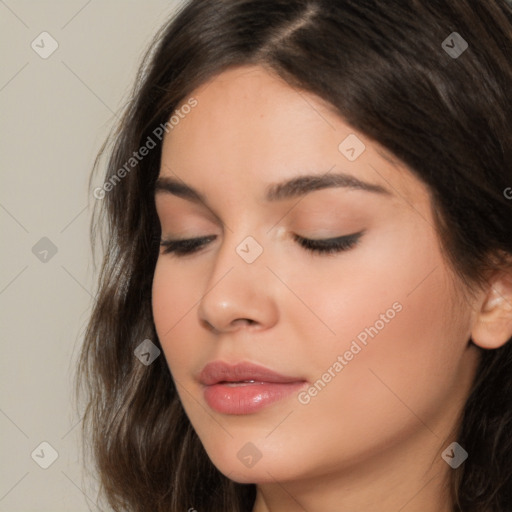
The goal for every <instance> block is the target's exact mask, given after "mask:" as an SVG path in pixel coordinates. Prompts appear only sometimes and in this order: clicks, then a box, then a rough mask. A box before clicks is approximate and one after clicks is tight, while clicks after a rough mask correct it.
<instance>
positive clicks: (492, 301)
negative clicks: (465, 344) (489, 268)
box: [471, 273, 512, 349]
mask: <svg viewBox="0 0 512 512" xmlns="http://www.w3.org/2000/svg"><path fill="white" fill-rule="evenodd" d="M510 338H512V274H507V273H501V274H500V275H499V277H497V278H496V279H494V280H493V281H492V282H491V283H490V286H489V289H488V292H487V295H486V296H485V298H484V301H483V302H482V305H481V308H480V311H479V313H478V315H477V317H476V320H475V324H474V325H473V329H472V332H471V339H472V341H473V343H474V344H475V345H477V346H479V347H480V348H484V349H495V348H499V347H501V346H503V345H505V343H507V341H509V340H510Z"/></svg>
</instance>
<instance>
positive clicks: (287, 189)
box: [155, 173, 392, 205]
mask: <svg viewBox="0 0 512 512" xmlns="http://www.w3.org/2000/svg"><path fill="white" fill-rule="evenodd" d="M337 187H340V188H347V189H352V190H364V191H366V192H372V193H375V194H381V195H389V196H391V195H392V194H391V192H390V191H389V190H387V189H386V188H384V187H382V186H381V185H377V184H374V183H367V182H365V181H362V180H360V179H358V178H356V177H355V176H351V175H349V174H344V173H336V174H330V173H329V174H323V175H320V176H318V175H314V174H312V175H309V174H308V175H304V176H297V177H295V178H292V179H290V180H287V181H283V182H280V183H273V184H270V185H269V186H267V188H266V191H265V200H266V201H268V202H272V201H282V200H284V199H290V198H294V197H298V196H303V195H305V194H308V193H310V192H314V191H315V190H321V189H325V188H337ZM162 192H165V193H169V194H172V195H175V196H178V197H181V198H183V199H188V200H189V201H192V202H195V203H202V204H204V205H207V204H208V203H207V201H206V198H205V197H204V196H203V195H202V194H201V193H200V192H198V191H197V190H195V189H194V188H192V187H190V186H189V185H187V184H185V183H184V182H182V181H180V180H176V179H174V178H171V177H169V176H159V177H158V179H157V180H156V183H155V195H156V194H158V193H162Z"/></svg>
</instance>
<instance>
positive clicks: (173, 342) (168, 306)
mask: <svg viewBox="0 0 512 512" xmlns="http://www.w3.org/2000/svg"><path fill="white" fill-rule="evenodd" d="M199 284H200V283H199V278H198V276H197V274H196V275H194V274H191V273H187V272H177V271H175V270H172V269H171V266H170V265H166V262H165V261H163V260H162V259H161V258H160V259H159V260H158V262H157V265H156V268H155V274H154V277H153V294H152V296H153V299H152V301H153V302H152V308H153V318H154V322H155V328H156V332H157V334H158V339H159V340H160V343H161V345H162V348H163V351H164V355H165V357H166V359H167V362H168V364H169V368H170V370H171V372H172V374H173V376H178V374H179V372H180V369H183V368H186V367H187V365H188V366H190V361H189V360H190V358H191V357H192V355H193V350H194V346H193V343H191V342H190V341H189V340H188V339H187V338H190V337H191V336H193V332H191V329H193V328H192V327H191V325H192V324H191V322H193V321H194V319H195V316H194V315H195V309H196V307H197V302H198V300H199V299H200V298H201V288H200V286H199ZM203 293H204V292H203ZM171 355H172V357H170V356H171ZM185 363H186V364H185Z"/></svg>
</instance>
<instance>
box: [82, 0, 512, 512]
mask: <svg viewBox="0 0 512 512" xmlns="http://www.w3.org/2000/svg"><path fill="white" fill-rule="evenodd" d="M454 32H457V34H458V36H453V33H454ZM511 32H512V7H511V6H510V4H509V3H508V2H507V1H506V0H450V1H449V2H447V1H444V0H443V1H442V0H431V1H428V2H425V1H424V0H400V1H396V2H392V3H390V2H382V1H377V0H192V1H190V2H189V3H187V4H186V5H184V6H183V7H182V9H181V11H180V12H179V13H178V14H177V15H176V16H175V17H173V19H172V20H170V21H169V23H166V24H165V25H164V26H163V28H162V29H161V31H160V32H159V33H158V34H157V36H156V38H155V40H154V41H153V43H152V45H151V48H150V49H149V51H148V53H147V54H146V57H145V59H144V61H143V63H142V65H141V67H140V71H139V74H138V77H137V81H136V85H135V88H134V90H133V94H132V99H131V100H130V102H129V104H128V106H127V107H126V109H125V112H124V114H123V116H122V118H121V120H120V122H119V125H118V127H117V129H116V130H115V131H114V132H113V134H112V136H111V137H110V139H109V141H107V143H106V144H105V146H104V148H103V149H102V152H101V153H100V155H99V159H98V160H97V162H96V168H99V162H100V161H101V158H100V157H105V156H106V157H107V158H106V169H107V170H106V174H105V177H104V183H105V185H104V186H103V187H101V190H99V189H96V190H95V192H94V197H96V198H97V203H96V206H97V208H96V210H95V215H94V218H93V221H92V225H91V236H92V238H93V241H94V240H95V239H100V240H101V241H102V249H103V263H102V266H101V271H100V275H99V281H98V283H99V284H98V290H97V296H96V298H97V301H96V303H95V305H94V310H93V313H92V316H91V318H90V321H89V323H88V326H87V331H86V334H85V341H84V345H83V351H82V354H81V360H80V365H79V369H78V374H77V375H78V379H77V383H78V384H77V391H78V396H79V398H80V397H82V396H84V395H82V391H85V403H86V407H85V416H84V423H83V434H84V436H85V439H86V440H87V441H88V442H87V444H86V446H89V447H90V448H92V455H93V457H94V461H95V464H96V469H97V471H98V473H99V477H100V484H101V488H102V494H103V496H104V498H106V501H107V502H108V504H109V505H110V506H111V507H112V508H113V509H114V510H115V511H121V510H124V511H146V510H147V511H152V512H159V511H162V512H164V511H165V512H178V511H183V510H188V509H190V508H195V509H197V510H199V511H209V512H226V511H230V512H236V511H239V512H242V511H244V512H245V511H250V510H251V508H252V506H253V503H254V499H255V486H254V485H246V484H238V483H235V482H233V481H231V480H229V479H228V478H226V477H225V476H224V475H223V474H221V473H220V472H219V471H218V470H217V469H216V468H215V466H213V464H212V463H211V461H210V460H209V458H208V456H207V454H206V452H205V451H204V449H203V447H202V445H201V442H200V440H199V439H198V437H197V435H196V433H195V431H194V429H193V428H192V426H191V424H190V422H189V420H188V418H187V416H186V414H185V412H184V410H183V408H182V406H181V403H180V401H179V398H178V395H177V392H176V388H175V386H174V383H173V380H172V378H171V375H170V372H169V368H168V366H167V364H166V361H165V358H164V357H159V358H157V359H156V360H155V361H154V362H153V363H152V364H151V365H148V366H146V365H144V364H141V362H140V361H139V360H138V359H137V358H136V357H135V356H134V350H135V348H136V347H137V346H138V345H139V344H140V343H141V342H142V341H143V340H145V339H150V340H151V341H152V342H153V343H154V344H155V345H157V346H158V347H160V345H159V341H158V338H157V335H156V332H155V327H154V323H153V318H152V309H151V285H152V278H153V273H154V269H155V264H156V260H157V257H158V252H159V238H160V231H159V229H160V227H159V223H158V219H157V216H156V212H155V206H154V183H155V179H156V177H157V175H158V172H159V165H160V155H161V138H159V137H157V136H155V133H160V132H159V131H158V130H157V131H156V132H155V130H156V129H157V128H158V127H162V126H165V123H166V121H168V120H169V118H170V116H171V115H172V114H173V112H174V110H175V109H176V108H177V107H178V105H180V103H181V102H183V101H186V100H187V98H189V97H190V95H191V93H192V92H193V91H194V90H195V89H196V88H197V87H198V86H199V85H201V84H203V83H204V82H205V81H207V80H208V79H211V78H212V77H214V76H215V75H217V74H218V73H220V72H222V71H224V70H226V69H228V68H230V67H234V66H239V65H245V64H259V65H262V66H265V67H266V68H268V69H269V70H271V71H272V72H274V73H276V74H277V75H279V76H280V77H282V78H283V79H284V80H286V81H287V82H288V83H289V84H290V85H292V86H294V87H297V88H299V89H302V90H306V91H309V92H312V93H314V94H316V95H317V96H319V97H320V98H322V99H324V100H325V101H326V102H328V103H329V104H331V105H332V107H333V108H334V109H335V111H336V112H337V113H339V115H340V116H342V117H343V118H344V120H345V121H346V122H347V123H348V124H350V125H351V126H353V127H354V128H355V129H357V130H359V131H360V132H362V133H364V134H365V135H366V136H367V137H368V138H369V139H371V140H374V141H376V142H377V143H379V144H381V145H382V146H383V147H384V148H386V149H387V150H389V152H390V153H391V154H392V155H394V156H395V157H396V158H397V159H399V160H400V161H402V162H403V163H405V164H406V165H407V166H408V167H409V168H410V169H411V171H412V172H413V173H414V174H415V175H416V176H417V177H419V178H420V179H421V180H422V181H423V182H424V183H425V184H426V185H427V186H428V187H429V189H430V190H431V192H432V202H433V208H434V211H435V212H436V223H437V228H438V233H439V236H440V239H441V241H442V245H443V249H444V250H445V253H446V257H447V261H449V263H450V264H451V266H452V267H453V269H454V270H455V271H456V273H457V274H458V275H459V276H460V278H461V280H462V281H463V282H464V283H466V284H467V285H468V287H472V288H473V289H475V288H476V287H478V286H480V285H483V284H484V283H485V280H486V278H487V276H488V275H489V272H490V271H492V270H493V269H496V268H508V269H509V270H510V256H511V255H512V200H511V199H510V197H509V196H507V193H506V191H507V190H511V189H510V188H509V187H511V186H512V102H511V98H510V91H511V90H512V62H511V61H512V59H511V55H512V34H511ZM449 36H450V37H452V42H450V44H449V47H450V48H454V47H455V43H453V37H459V36H460V37H461V38H462V39H463V40H464V41H465V42H466V43H467V45H468V46H467V48H465V50H464V44H459V43H460V41H461V39H457V41H458V42H459V43H458V46H457V48H456V49H458V50H459V51H461V50H462V53H460V54H459V55H456V54H454V53H453V52H452V53H451V54H450V52H449V51H447V48H446V45H443V44H444V43H443V41H445V40H446V39H447V38H448V37H449ZM448 41H450V39H448ZM160 131H161V130H160ZM148 137H150V138H151V139H152V140H153V142H154V143H155V144H154V147H152V148H151V149H150V150H149V152H148V154H147V155H146V156H144V157H143V158H137V159H136V161H135V160H130V158H133V155H134V153H137V154H138V152H139V150H140V148H141V147H142V146H143V145H147V141H148ZM121 169H124V172H122V171H121ZM511 194H512V190H511ZM93 246H94V242H93ZM507 265H508V266H507ZM169 285H170V286H171V285H172V283H169ZM160 348H161V347H160ZM511 404H512V343H511V342H510V340H509V342H508V343H507V344H506V345H505V346H503V347H502V348H500V349H497V350H490V351H484V350H482V351H481V363H480V367H479V370H478V374H477V377H476V380H475V383H474V386H473V389H472V391H471V395H470V396H469V399H468V401H467V404H466V406H465V410H464V414H463V418H462V423H461V427H460V434H459V438H458V440H459V443H460V444H461V445H462V446H463V447H464V448H465V449H466V450H467V451H468V452H469V453H470V457H469V458H468V459H467V461H466V462H465V463H464V464H463V465H462V466H461V467H460V468H459V469H457V470H454V471H453V472H452V476H453V478H452V494H453V499H454V502H455V503H456V507H455V510H456V511H463V512H487V511H492V512H506V511H508V512H510V510H512V440H511V437H512V436H511V432H512V410H511V408H512V406H511Z"/></svg>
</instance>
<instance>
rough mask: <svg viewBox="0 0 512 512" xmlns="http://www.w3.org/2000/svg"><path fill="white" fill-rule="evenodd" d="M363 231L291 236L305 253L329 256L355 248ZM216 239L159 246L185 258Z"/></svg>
mask: <svg viewBox="0 0 512 512" xmlns="http://www.w3.org/2000/svg"><path fill="white" fill-rule="evenodd" d="M362 235H363V231H361V232H359V233H353V234H351V235H344V236H338V237H335V238H326V239H321V240H312V239H310V238H304V237H301V236H299V235H293V239H294V240H295V241H296V242H297V243H298V244H299V245H300V246H301V247H302V248H303V249H305V250H306V251H308V252H310V253H314V254H321V255H329V254H331V255H332V254H337V253H340V252H343V251H348V250H350V249H352V248H353V247H355V246H356V245H357V243H358V242H359V239H360V238H361V236H362ZM215 238H217V235H211V236H204V237H200V238H189V239H185V240H171V239H169V240H161V242H160V246H161V247H163V254H170V253H173V254H174V255H176V256H178V257H179V256H186V255H188V254H193V253H195V252H198V251H199V250H200V249H201V248H203V247H205V246H206V245H207V244H208V243H209V242H211V241H212V240H214V239H215Z"/></svg>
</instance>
